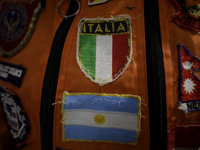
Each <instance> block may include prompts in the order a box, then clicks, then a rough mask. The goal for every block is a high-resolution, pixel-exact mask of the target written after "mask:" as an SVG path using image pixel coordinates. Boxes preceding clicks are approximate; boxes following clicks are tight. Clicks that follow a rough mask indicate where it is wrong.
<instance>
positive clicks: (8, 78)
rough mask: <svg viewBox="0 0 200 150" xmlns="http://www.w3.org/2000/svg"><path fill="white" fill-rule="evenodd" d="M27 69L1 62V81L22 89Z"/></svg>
mask: <svg viewBox="0 0 200 150" xmlns="http://www.w3.org/2000/svg"><path fill="white" fill-rule="evenodd" d="M25 73H26V69H25V68H24V67H23V66H20V65H14V64H11V63H7V62H3V61H0V79H1V80H3V81H5V82H9V83H11V84H12V85H14V86H16V87H18V88H20V87H21V85H22V81H23V78H24V75H25Z"/></svg>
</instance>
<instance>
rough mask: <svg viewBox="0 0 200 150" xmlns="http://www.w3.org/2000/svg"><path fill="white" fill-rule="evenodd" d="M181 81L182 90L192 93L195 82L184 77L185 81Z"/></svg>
mask: <svg viewBox="0 0 200 150" xmlns="http://www.w3.org/2000/svg"><path fill="white" fill-rule="evenodd" d="M183 83H184V85H183V87H184V88H185V89H184V90H185V91H186V94H187V93H189V94H191V93H194V90H195V87H194V86H195V85H196V84H195V83H194V81H192V79H190V78H187V79H185V81H184V82H183Z"/></svg>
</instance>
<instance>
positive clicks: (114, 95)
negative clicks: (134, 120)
mask: <svg viewBox="0 0 200 150" xmlns="http://www.w3.org/2000/svg"><path fill="white" fill-rule="evenodd" d="M76 95H96V96H113V97H130V98H135V99H137V100H138V128H137V131H138V132H137V138H136V140H135V141H134V143H118V142H111V141H106V140H97V141H94V142H107V143H118V144H122V145H124V144H129V145H137V143H138V140H139V134H140V121H141V117H142V116H141V97H140V96H137V95H130V94H121V95H120V94H105V93H68V92H64V93H63V105H62V113H63V121H62V123H63V122H64V103H65V102H64V101H65V96H76ZM64 125H65V123H63V124H62V132H63V141H66V142H70V141H80V142H88V141H89V140H76V139H65V131H64ZM66 125H67V124H66Z"/></svg>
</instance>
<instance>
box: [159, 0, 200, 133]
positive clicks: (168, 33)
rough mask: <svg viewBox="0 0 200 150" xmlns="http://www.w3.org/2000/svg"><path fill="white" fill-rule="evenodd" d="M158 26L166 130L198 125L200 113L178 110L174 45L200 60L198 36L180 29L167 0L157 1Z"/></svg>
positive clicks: (176, 59) (187, 2) (176, 66)
mask: <svg viewBox="0 0 200 150" xmlns="http://www.w3.org/2000/svg"><path fill="white" fill-rule="evenodd" d="M192 2H193V1H190V3H189V1H186V5H187V6H191V5H195V4H196V2H193V3H192ZM159 5H160V26H161V37H162V48H163V55H164V67H165V79H166V96H167V129H168V130H170V129H172V128H173V127H174V126H175V125H200V120H199V118H200V112H199V111H196V112H192V113H189V114H185V113H184V112H183V111H182V110H179V109H178V107H179V89H178V87H179V60H178V50H177V47H176V45H177V44H179V43H181V44H183V45H184V46H185V47H187V48H188V49H189V50H190V51H191V53H192V54H194V55H195V56H197V57H198V58H200V51H199V49H200V43H199V40H200V36H199V35H195V34H193V33H192V32H190V31H188V30H185V29H182V28H181V27H179V26H178V25H176V24H175V23H174V22H172V16H173V15H174V14H175V13H176V10H175V7H174V6H173V4H172V2H171V1H169V0H159Z"/></svg>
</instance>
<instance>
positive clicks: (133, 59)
mask: <svg viewBox="0 0 200 150" xmlns="http://www.w3.org/2000/svg"><path fill="white" fill-rule="evenodd" d="M131 59H132V60H133V63H134V66H135V68H136V67H137V65H136V62H135V60H134V59H133V57H131Z"/></svg>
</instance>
